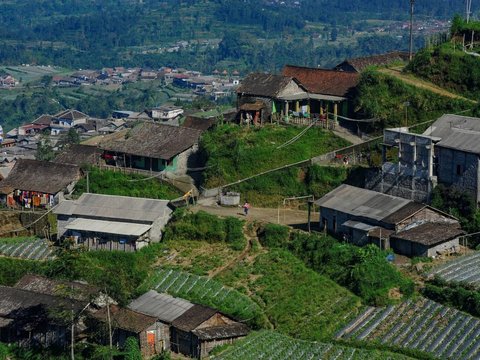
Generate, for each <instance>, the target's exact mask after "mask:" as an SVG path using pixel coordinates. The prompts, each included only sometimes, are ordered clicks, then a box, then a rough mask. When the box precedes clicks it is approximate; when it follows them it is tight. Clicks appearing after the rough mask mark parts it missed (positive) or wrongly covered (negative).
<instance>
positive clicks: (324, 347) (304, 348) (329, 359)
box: [212, 331, 409, 360]
mask: <svg viewBox="0 0 480 360" xmlns="http://www.w3.org/2000/svg"><path fill="white" fill-rule="evenodd" d="M237 359H242V360H258V359H271V360H309V359H322V360H333V359H336V360H343V359H349V360H357V359H358V360H360V359H368V360H375V359H381V360H385V359H409V358H408V357H406V356H403V355H398V354H393V353H388V352H384V351H377V350H361V349H356V348H350V347H346V346H340V345H335V344H329V343H319V342H308V341H302V340H296V339H293V338H290V337H288V336H285V335H282V334H279V333H277V332H273V331H261V332H257V333H253V334H250V335H249V336H247V337H246V338H245V339H243V340H242V341H240V342H238V343H236V344H235V345H234V346H232V347H230V348H229V349H228V350H226V351H225V352H223V353H221V354H219V355H217V356H213V358H212V360H237Z"/></svg>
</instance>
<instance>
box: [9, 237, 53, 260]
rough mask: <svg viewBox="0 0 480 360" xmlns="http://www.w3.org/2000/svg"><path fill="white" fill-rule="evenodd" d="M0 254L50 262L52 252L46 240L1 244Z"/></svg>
mask: <svg viewBox="0 0 480 360" xmlns="http://www.w3.org/2000/svg"><path fill="white" fill-rule="evenodd" d="M0 254H1V255H4V256H10V257H16V258H21V259H29V260H51V259H53V258H54V251H53V249H52V248H51V247H50V246H49V245H48V242H47V241H46V240H42V239H38V240H25V241H21V242H12V243H1V242H0Z"/></svg>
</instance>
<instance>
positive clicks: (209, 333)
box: [171, 305, 248, 358]
mask: <svg viewBox="0 0 480 360" xmlns="http://www.w3.org/2000/svg"><path fill="white" fill-rule="evenodd" d="M247 334H248V327H247V326H246V325H245V324H241V323H238V322H236V321H234V320H232V319H230V318H228V317H227V316H225V315H223V314H221V313H220V312H218V311H217V310H215V309H212V308H209V307H206V306H203V305H194V306H193V307H191V308H190V309H188V310H187V311H185V312H184V313H183V314H182V315H181V316H179V317H178V318H177V319H175V320H174V321H173V323H172V340H171V341H172V350H173V351H175V352H178V353H181V354H184V355H187V356H190V357H195V358H203V357H206V356H208V354H209V352H210V351H211V350H212V349H213V348H214V347H215V346H219V345H224V344H231V343H232V342H233V341H235V340H238V339H239V338H242V337H244V336H246V335H247Z"/></svg>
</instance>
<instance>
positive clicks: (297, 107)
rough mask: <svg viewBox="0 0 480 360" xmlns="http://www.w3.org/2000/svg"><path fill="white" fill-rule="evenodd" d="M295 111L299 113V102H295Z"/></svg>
mask: <svg viewBox="0 0 480 360" xmlns="http://www.w3.org/2000/svg"><path fill="white" fill-rule="evenodd" d="M295 111H296V112H300V101H298V100H297V101H295Z"/></svg>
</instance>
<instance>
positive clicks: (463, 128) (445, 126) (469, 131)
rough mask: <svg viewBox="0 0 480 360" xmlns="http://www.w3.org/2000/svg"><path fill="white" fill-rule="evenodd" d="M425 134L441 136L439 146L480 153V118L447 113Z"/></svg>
mask: <svg viewBox="0 0 480 360" xmlns="http://www.w3.org/2000/svg"><path fill="white" fill-rule="evenodd" d="M423 134H424V135H429V136H434V137H438V138H440V139H441V140H440V142H438V144H437V146H441V147H446V148H450V149H457V150H461V151H465V152H471V153H474V154H480V141H479V139H480V118H474V117H468V116H460V115H450V114H446V115H443V116H441V117H440V118H439V119H438V120H437V121H435V122H434V123H433V124H432V125H431V126H430V127H429V128H428V129H427V130H425V132H424V133H423Z"/></svg>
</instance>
